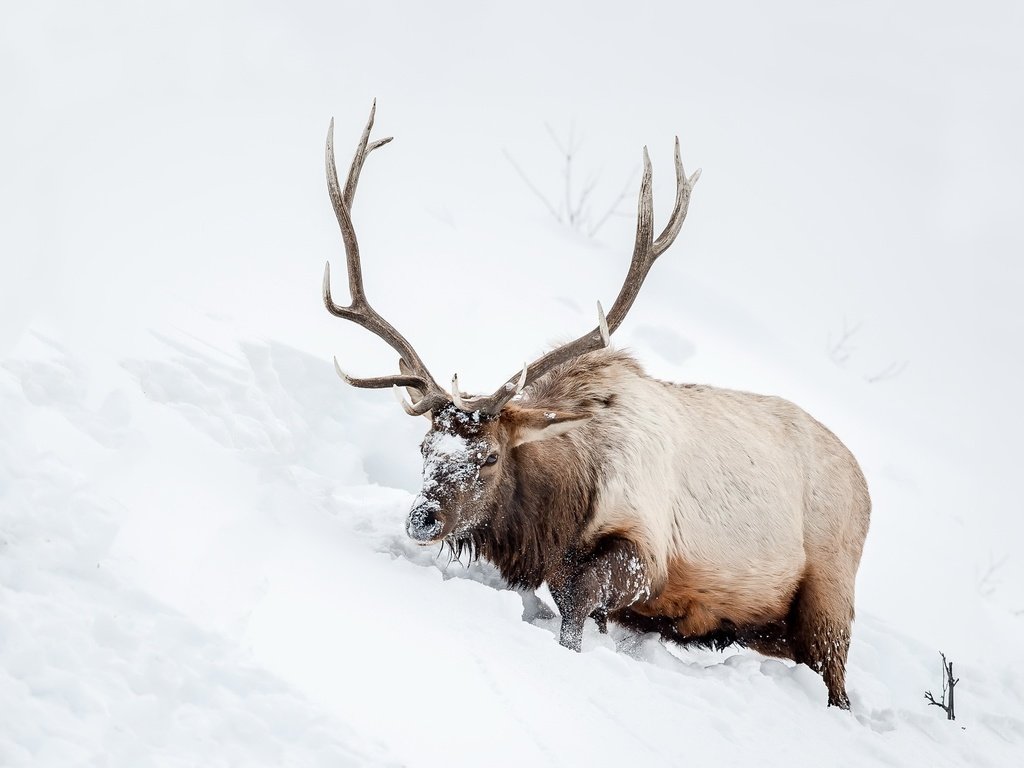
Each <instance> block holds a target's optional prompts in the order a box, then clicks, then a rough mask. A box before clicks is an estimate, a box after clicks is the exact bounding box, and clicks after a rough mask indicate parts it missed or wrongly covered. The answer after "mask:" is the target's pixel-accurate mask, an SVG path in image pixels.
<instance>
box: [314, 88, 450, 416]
mask: <svg viewBox="0 0 1024 768" xmlns="http://www.w3.org/2000/svg"><path fill="white" fill-rule="evenodd" d="M376 112H377V101H376V100H374V102H373V107H372V108H371V109H370V119H369V120H367V122H366V128H364V129H363V135H362V138H361V139H360V141H359V146H358V147H357V148H356V154H355V157H353V158H352V165H351V167H350V168H349V171H348V178H347V179H346V180H345V188H344V191H342V188H341V185H340V184H339V183H338V170H337V167H336V166H335V163H334V119H333V118H332V119H331V125H330V127H329V128H328V129H327V152H326V164H327V189H328V191H329V192H330V195H331V203H332V204H333V206H334V214H335V216H337V217H338V226H340V227H341V238H342V240H343V241H344V243H345V258H346V260H347V262H348V288H349V293H350V294H351V295H352V303H351V304H349V306H347V307H342V306H339V305H338V304H335V303H334V301H333V299H331V263H330V262H327V265H326V266H325V267H324V305H325V306H326V307H327V311H328V312H330V313H331V314H332V315H334V316H335V317H340V318H342V319H343V320H351V321H352V322H353V323H355V324H356V325H360V326H362V327H363V328H365V329H366V330H368V331H371V332H372V333H374V334H376V335H377V336H379V337H380V338H381V339H383V340H384V341H385V342H387V343H388V345H389V346H390V347H391V348H392V349H394V350H395V351H396V352H397V353H398V354H399V357H400V360H399V370H400V371H401V373H400V374H398V375H394V376H378V377H376V378H370V379H357V378H353V377H351V376H349V375H348V374H346V373H345V372H344V371H343V370H341V366H340V365H338V359H337V358H335V359H334V367H335V370H337V372H338V375H339V376H340V377H341V378H342V380H343V381H344V382H345V383H346V384H350V385H351V386H353V387H361V388H368V389H380V388H383V387H393V388H394V389H395V392H396V393H397V394H398V397H399V399H400V400H401V402H402V407H403V408H405V411H406V413H408V414H410V415H412V416H420V415H422V414H424V413H426V412H427V411H430V410H433V409H434V408H437V407H438V406H441V405H444V404H445V403H447V402H448V401H449V398H448V395H447V394H446V393H445V392H444V390H443V389H441V387H439V386H438V384H437V382H436V381H434V379H433V377H432V376H431V375H430V372H429V371H428V370H427V367H426V366H425V365H424V364H423V361H422V360H421V359H420V356H419V355H418V354H417V353H416V350H415V349H413V346H412V344H410V343H409V342H408V341H407V340H406V339H405V337H404V336H402V334H400V333H399V332H398V331H397V330H396V329H395V327H394V326H393V325H391V323H389V322H388V321H387V320H385V319H384V318H383V317H381V316H380V315H379V314H377V312H376V310H374V309H373V307H371V306H370V303H369V302H368V301H367V299H366V292H365V291H364V290H363V268H362V264H361V263H360V261H359V242H358V241H357V240H356V231H355V227H353V226H352V214H351V210H352V200H353V198H354V197H355V194H356V185H357V184H358V183H359V173H360V172H361V171H362V169H363V162H364V161H365V160H366V156H367V155H369V154H370V153H371V152H372V151H373V150H375V149H378V148H379V147H382V146H384V145H385V144H387V143H388V142H389V141H391V139H392V138H393V137H392V136H388V137H387V138H384V139H377V140H376V141H373V142H371V141H370V130H371V129H372V128H373V118H374V115H375V114H376ZM398 387H410V388H412V389H415V390H418V391H419V392H420V393H422V397H421V398H420V399H419V400H417V401H416V402H415V403H414V404H412V405H410V404H409V403H408V402H407V401H406V400H405V398H404V397H402V395H401V392H400V390H399V389H398Z"/></svg>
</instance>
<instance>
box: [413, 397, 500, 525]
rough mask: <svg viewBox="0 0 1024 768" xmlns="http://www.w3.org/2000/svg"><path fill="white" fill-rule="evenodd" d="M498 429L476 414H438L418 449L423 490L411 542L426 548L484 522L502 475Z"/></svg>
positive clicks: (415, 507)
mask: <svg viewBox="0 0 1024 768" xmlns="http://www.w3.org/2000/svg"><path fill="white" fill-rule="evenodd" d="M499 426H500V425H499V420H498V419H497V418H495V417H488V416H482V415H481V414H480V413H479V412H478V411H477V412H473V413H467V412H465V411H461V410H459V409H457V408H455V407H454V406H452V405H449V406H447V407H444V408H441V409H439V411H438V412H437V414H436V415H435V416H434V417H433V419H432V426H431V429H430V432H428V433H427V436H426V437H425V438H424V439H423V443H422V445H421V446H420V448H421V451H422V453H423V488H422V489H421V490H420V493H419V495H418V496H417V497H416V500H415V502H413V508H412V510H411V511H410V512H409V518H408V520H407V522H406V532H407V533H408V534H409V536H410V537H412V538H413V539H415V540H416V541H419V542H421V543H423V544H428V543H431V542H435V541H439V540H441V539H444V538H446V537H453V538H458V537H459V536H460V534H463V533H465V532H467V531H469V530H472V529H473V528H476V527H478V526H480V525H482V524H484V523H486V521H487V519H488V510H491V509H493V508H494V506H495V504H494V502H495V500H496V499H495V497H496V495H497V492H496V488H497V485H498V482H497V480H498V477H499V476H500V470H499V465H500V464H501V459H502V456H501V454H502V451H501V445H500V443H501V442H502V441H501V440H500V437H499Z"/></svg>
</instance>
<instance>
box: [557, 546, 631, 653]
mask: <svg viewBox="0 0 1024 768" xmlns="http://www.w3.org/2000/svg"><path fill="white" fill-rule="evenodd" d="M650 589H651V579H650V576H649V575H648V573H647V567H646V564H645V562H644V560H643V558H642V557H640V553H639V552H638V551H637V548H636V545H634V544H633V543H632V542H630V541H627V540H626V539H613V540H611V541H608V542H603V543H602V545H601V546H600V547H599V548H598V549H597V550H596V551H595V552H594V553H593V554H591V555H590V556H588V557H586V558H584V559H582V560H580V561H579V562H578V563H577V564H576V567H575V568H573V569H572V570H571V573H570V575H569V576H568V578H566V579H565V581H564V583H562V584H561V585H559V587H558V588H557V589H552V594H553V596H554V598H555V603H556V604H557V605H558V610H559V611H561V613H562V631H561V637H560V640H559V641H560V642H561V644H562V645H564V646H565V647H566V648H571V649H573V650H574V651H578V650H580V648H581V647H582V644H583V623H584V621H586V619H587V617H588V616H595V618H597V621H598V626H599V628H600V627H601V625H602V624H604V629H602V631H604V630H606V629H607V616H608V614H609V613H611V612H613V611H616V610H619V609H620V608H625V607H627V606H629V605H632V604H633V603H635V602H636V601H637V600H638V599H641V598H643V597H644V596H646V595H647V594H649V593H650Z"/></svg>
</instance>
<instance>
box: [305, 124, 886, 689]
mask: <svg viewBox="0 0 1024 768" xmlns="http://www.w3.org/2000/svg"><path fill="white" fill-rule="evenodd" d="M375 109H376V105H374V109H372V110H371V111H370V118H369V121H368V122H367V124H366V128H365V129H364V130H363V134H362V138H361V140H360V142H359V145H358V148H357V149H356V153H355V157H354V159H353V160H352V165H351V167H350V169H349V173H348V178H347V179H346V181H345V185H344V187H342V186H341V185H340V184H339V182H338V176H337V170H336V168H335V162H334V142H333V134H334V121H333V120H332V121H331V126H330V129H329V131H328V134H327V152H326V155H327V156H326V164H327V185H328V189H329V191H330V197H331V202H332V203H333V206H334V212H335V214H336V215H337V218H338V224H339V225H340V227H341V234H342V239H343V241H344V245H345V252H346V257H347V261H348V283H349V290H350V292H351V296H352V301H351V303H350V304H349V306H347V307H346V306H340V305H338V304H336V303H335V302H334V300H333V299H332V298H331V282H330V264H329V263H328V264H327V267H326V269H325V272H324V282H323V299H324V303H325V304H326V306H327V309H328V311H329V312H330V313H331V314H332V315H335V316H336V317H340V318H342V319H344V320H349V321H351V322H354V323H356V324H357V325H360V326H362V327H363V328H366V329H367V330H369V331H372V332H373V333H375V334H376V335H377V336H379V337H380V338H381V339H382V340H384V341H385V342H387V343H388V344H389V345H390V346H391V347H392V348H393V349H394V350H395V351H396V352H397V353H398V356H399V361H398V365H399V372H398V373H396V374H393V375H390V376H381V377H376V378H354V377H351V376H349V375H348V374H346V373H345V372H343V371H342V369H341V368H340V367H339V366H338V363H337V360H335V367H336V368H337V371H338V374H339V375H340V376H341V378H342V379H343V380H344V381H345V382H346V383H347V384H350V385H351V386H354V387H365V388H392V389H394V390H395V392H396V393H397V394H398V395H399V399H400V400H401V402H402V405H403V407H404V409H405V411H406V412H407V413H409V414H410V415H413V416H420V415H423V416H427V417H428V418H429V419H430V430H429V432H428V433H427V435H426V437H425V439H424V440H423V443H422V446H421V448H422V453H423V460H424V463H423V488H422V490H421V491H420V493H419V495H418V496H417V497H416V500H415V502H414V505H413V508H412V510H411V511H410V512H409V516H408V520H407V523H406V532H407V533H408V535H409V536H410V537H412V538H413V539H415V540H416V541H417V542H420V543H422V544H435V543H438V542H442V543H444V544H447V545H448V546H450V547H451V549H452V551H453V553H454V554H455V555H456V556H458V555H459V554H461V553H462V552H463V551H464V550H467V549H468V550H469V553H470V555H471V556H475V555H479V556H483V557H484V558H486V559H487V560H489V561H491V562H492V563H494V565H495V566H496V567H497V568H498V570H499V571H500V572H501V574H502V575H503V576H504V578H505V579H506V580H507V581H508V583H509V584H510V585H511V586H515V587H518V588H525V589H536V588H537V587H539V586H540V585H541V583H542V582H547V584H548V586H549V588H550V590H551V594H552V595H553V597H554V599H555V603H556V604H557V606H558V608H559V611H560V613H561V615H562V624H561V635H560V639H561V643H562V645H564V646H566V647H568V648H572V649H575V650H579V649H580V645H581V641H582V635H583V625H584V621H585V620H586V619H587V618H588V617H593V618H594V619H595V620H596V621H597V623H598V626H599V627H600V628H601V630H602V631H605V630H606V627H607V623H606V622H607V620H608V619H611V620H612V621H615V622H617V623H619V624H622V625H624V626H626V627H631V628H633V629H635V630H637V631H641V632H649V631H654V632H658V633H660V634H661V635H662V636H663V637H665V638H667V639H670V640H673V641H677V642H679V643H684V644H690V643H696V644H701V645H704V646H709V647H716V648H724V647H725V646H727V645H729V644H731V643H739V644H741V645H745V646H749V647H751V648H754V649H756V650H758V651H760V652H762V653H765V654H768V655H772V656H779V657H784V658H789V659H793V660H794V661H796V662H801V663H806V664H808V665H810V666H811V667H812V668H814V669H815V670H816V671H818V672H819V673H820V674H821V676H822V677H823V678H824V681H825V685H826V687H827V688H828V703H829V704H830V705H835V706H839V707H843V708H848V707H849V698H848V697H847V694H846V687H845V676H846V656H847V652H848V649H849V645H850V627H851V623H852V621H853V615H854V606H853V596H854V579H855V577H856V574H857V566H858V564H859V562H860V557H861V550H862V549H863V545H864V538H865V536H866V534H867V529H868V519H869V516H870V508H871V503H870V499H869V496H868V490H867V485H866V483H865V481H864V476H863V474H862V473H861V470H860V468H859V467H858V465H857V461H856V460H855V459H854V457H853V455H852V454H851V453H850V451H849V450H848V449H847V448H846V447H845V446H844V445H843V444H842V443H841V442H840V441H839V439H838V438H837V437H836V436H835V435H833V434H832V433H831V432H830V431H829V430H828V429H826V428H825V427H824V426H823V425H822V424H820V423H819V422H817V421H816V420H815V419H813V418H812V417H811V416H809V415H808V414H807V413H806V412H804V411H803V410H801V409H800V408H798V407H797V406H795V405H793V404H792V403H790V402H788V401H786V400H782V399H780V398H778V397H768V396H764V395H757V394H750V393H747V392H736V391H732V390H727V389H718V388H716V387H711V386H703V385H695V384H673V383H669V382H664V381H659V380H657V379H654V378H651V377H650V376H648V375H647V374H646V373H644V371H643V369H642V368H641V367H640V365H639V363H638V362H637V361H636V360H635V359H634V358H633V357H631V356H630V355H628V354H626V353H625V352H621V351H615V350H612V349H610V348H609V337H610V336H611V335H612V334H613V333H614V332H615V330H616V328H618V327H619V325H620V324H621V323H622V321H623V319H625V317H626V313H627V312H628V311H629V309H630V307H631V306H632V304H633V301H634V300H635V299H636V296H637V293H638V291H639V290H640V286H641V285H642V284H643V282H644V278H645V277H646V276H647V273H648V271H649V270H650V268H651V265H652V264H654V261H655V260H656V259H657V258H658V257H659V256H660V255H661V254H663V253H664V252H665V251H666V250H668V248H669V246H671V245H672V242H673V241H674V240H675V239H676V235H677V234H678V233H679V230H680V228H681V227H682V225H683V220H684V219H685V217H686V212H687V208H688V206H689V202H690V195H691V193H692V191H693V187H694V184H695V183H696V181H697V179H698V176H699V173H700V172H699V171H698V172H697V173H694V174H693V175H692V176H690V177H687V176H686V174H685V173H684V171H683V164H682V161H681V159H680V154H679V140H678V138H677V139H676V145H675V166H676V199H675V206H674V207H673V209H672V214H671V216H670V217H669V220H668V224H667V225H666V227H665V229H664V231H663V232H662V233H661V235H660V236H659V237H658V238H657V239H655V238H654V229H653V214H652V197H651V163H650V159H649V157H648V155H647V150H646V148H645V149H644V155H643V163H644V170H643V178H642V181H641V183H640V201H639V213H638V217H637V230H636V241H635V245H634V248H633V257H632V261H631V262H630V265H629V271H628V272H627V274H626V278H625V281H624V283H623V285H622V288H621V289H620V291H619V294H618V297H617V298H616V299H615V303H614V304H613V305H612V307H611V311H610V312H608V314H607V316H606V315H605V314H604V312H603V311H602V309H601V305H600V304H598V307H597V311H598V323H597V326H596V327H595V328H594V329H593V330H592V331H590V332H589V333H586V334H584V335H583V336H580V337H579V338H578V339H576V340H575V341H572V342H570V343H568V344H564V345H562V346H560V347H558V348H557V349H553V350H551V351H550V352H548V353H546V354H545V355H543V356H542V357H540V358H538V359H537V360H535V361H534V362H532V363H530V364H529V365H525V366H524V367H523V368H522V370H520V371H517V372H516V373H515V374H513V375H512V376H510V377H509V379H508V380H507V381H505V382H504V383H503V384H502V385H501V386H500V387H498V389H497V390H496V391H495V392H494V393H493V394H491V395H489V396H476V397H470V396H468V395H467V394H466V393H464V392H461V391H460V389H459V385H458V380H457V378H453V380H452V386H451V388H450V390H445V389H444V388H442V387H441V386H439V385H438V384H437V382H436V381H435V380H434V379H433V377H432V376H431V375H430V373H429V372H428V371H427V367H426V366H425V365H424V364H423V361H422V360H421V359H420V356H419V355H418V354H417V353H416V350H415V349H413V347H412V345H411V344H410V343H409V342H408V341H407V340H406V339H405V337H404V336H402V334H400V333H399V332H398V331H397V330H396V329H395V328H394V326H392V325H391V324H390V323H389V322H388V321H387V320H385V319H384V318H383V317H382V316H381V315H379V314H378V313H377V312H376V311H375V310H374V309H373V308H372V307H371V306H370V304H369V302H368V300H367V297H366V293H365V291H364V289H363V278H362V269H361V265H360V259H359V245H358V243H357V240H356V232H355V228H354V227H353V224H352V217H351V210H352V200H353V197H354V196H355V191H356V185H357V183H358V181H359V174H360V171H361V170H362V168H363V163H364V161H365V160H366V157H367V155H369V154H370V153H371V152H372V151H373V150H375V149H377V148H379V147H381V146H383V145H384V144H386V143H387V142H388V141H390V140H391V138H390V137H389V138H385V139H378V140H376V141H370V131H371V129H372V127H373V121H374V112H375ZM401 388H405V390H406V392H408V394H409V399H408V400H407V399H406V398H405V397H404V396H402V394H401V392H402V390H401Z"/></svg>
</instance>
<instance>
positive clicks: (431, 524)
mask: <svg viewBox="0 0 1024 768" xmlns="http://www.w3.org/2000/svg"><path fill="white" fill-rule="evenodd" d="M446 522H447V521H446V517H445V515H444V514H443V513H442V512H441V504H440V503H439V502H438V501H437V500H435V499H428V498H426V497H424V496H422V495H421V496H417V497H416V502H415V503H414V504H413V508H412V509H411V510H410V511H409V517H408V519H407V520H406V522H405V532H406V533H407V534H409V538H411V539H415V540H416V541H418V542H420V543H421V544H428V543H430V542H432V541H437V540H438V539H440V538H442V537H443V535H444V533H447V531H445V527H446V526H445V523H446Z"/></svg>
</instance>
